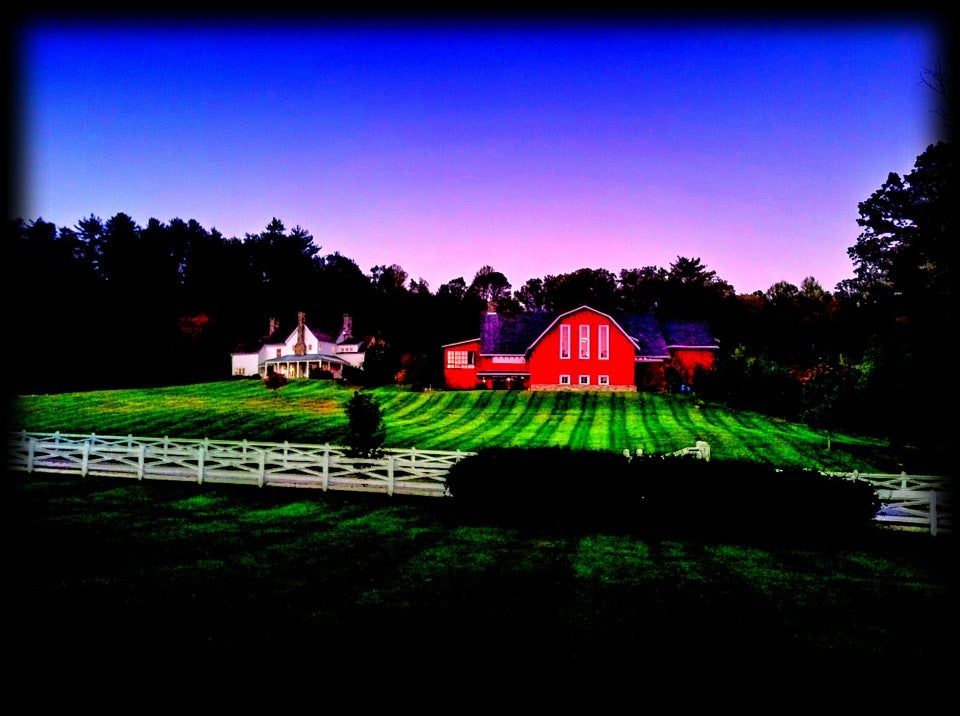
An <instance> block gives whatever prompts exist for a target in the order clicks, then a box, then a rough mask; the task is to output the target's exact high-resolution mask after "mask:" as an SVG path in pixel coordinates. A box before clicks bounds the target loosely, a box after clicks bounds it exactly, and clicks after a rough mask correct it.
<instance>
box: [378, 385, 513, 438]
mask: <svg viewBox="0 0 960 716" xmlns="http://www.w3.org/2000/svg"><path fill="white" fill-rule="evenodd" d="M493 393H494V391H482V392H480V393H476V394H474V395H475V396H476V400H475V402H474V404H473V407H472V408H470V409H469V410H465V411H463V415H462V416H461V417H460V418H459V419H457V420H455V421H453V422H451V423H450V424H449V425H448V428H449V429H450V430H449V433H448V434H446V435H444V436H442V437H441V436H434V438H433V439H431V440H426V439H421V438H423V437H424V435H425V434H426V430H424V429H423V422H422V421H421V422H420V423H419V424H418V423H416V422H412V421H408V422H406V423H404V422H403V421H397V420H394V421H392V423H389V422H388V421H387V420H384V422H385V424H387V430H388V434H389V435H392V437H391V439H390V444H391V445H400V446H409V445H412V444H416V445H417V446H418V447H422V448H424V449H432V450H475V449H476V448H475V447H472V444H473V443H474V439H473V436H474V435H475V434H476V433H477V432H478V431H479V430H480V429H481V428H482V426H483V424H484V423H485V421H486V420H487V419H488V416H487V411H488V410H489V408H490V404H491V402H492V400H493ZM420 417H421V418H426V417H427V416H426V414H424V415H421V416H420ZM454 426H455V429H454ZM441 445H442V446H444V447H440V446H441Z"/></svg>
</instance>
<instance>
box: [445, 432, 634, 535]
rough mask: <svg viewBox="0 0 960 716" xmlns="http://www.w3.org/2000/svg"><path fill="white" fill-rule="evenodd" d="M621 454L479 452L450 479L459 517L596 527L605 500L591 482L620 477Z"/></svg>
mask: <svg viewBox="0 0 960 716" xmlns="http://www.w3.org/2000/svg"><path fill="white" fill-rule="evenodd" d="M625 464H626V459H625V458H624V457H623V456H622V455H619V454H617V453H612V452H607V451H592V450H571V449H570V448H567V447H542V448H530V449H524V448H504V447H493V448H484V449H482V450H480V451H479V452H478V453H477V455H476V456H473V457H469V458H466V459H464V460H461V461H460V462H459V463H457V464H456V465H454V466H453V468H452V469H451V471H450V473H449V474H448V475H447V487H448V488H449V490H450V493H451V495H452V496H453V499H454V501H455V503H456V507H457V510H458V512H459V513H460V514H461V515H463V516H466V517H470V518H482V519H486V520H494V521H496V522H500V523H504V524H512V525H518V526H536V527H570V526H576V525H587V524H592V523H594V522H595V521H596V519H597V517H598V509H599V508H600V506H601V505H602V504H603V501H604V499H605V498H604V497H603V495H602V493H601V492H600V491H597V490H595V489H593V488H592V487H591V482H592V477H594V476H600V475H603V474H604V473H610V474H616V473H618V472H622V470H623V467H624V465H625Z"/></svg>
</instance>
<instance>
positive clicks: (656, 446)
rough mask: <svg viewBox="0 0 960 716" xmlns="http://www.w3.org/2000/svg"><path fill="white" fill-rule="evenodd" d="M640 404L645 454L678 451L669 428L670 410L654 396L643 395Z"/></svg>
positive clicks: (674, 438)
mask: <svg viewBox="0 0 960 716" xmlns="http://www.w3.org/2000/svg"><path fill="white" fill-rule="evenodd" d="M640 398H641V400H640V402H639V408H640V415H641V416H642V424H643V431H642V432H643V435H642V437H641V440H642V441H643V443H644V444H643V445H642V446H641V447H642V448H643V451H644V452H653V453H664V452H668V451H673V450H676V449H677V448H676V447H674V446H675V444H676V437H675V435H674V434H673V432H671V430H670V429H669V426H668V422H669V419H668V416H667V414H668V413H669V410H667V409H666V407H665V406H664V405H663V401H662V400H656V399H654V398H653V396H648V395H641V396H640Z"/></svg>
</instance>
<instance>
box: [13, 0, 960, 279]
mask: <svg viewBox="0 0 960 716" xmlns="http://www.w3.org/2000/svg"><path fill="white" fill-rule="evenodd" d="M78 17H79V16H75V17H73V18H71V19H70V20H69V21H68V20H66V19H64V20H57V18H56V17H55V16H49V17H45V18H43V19H39V18H38V19H36V20H35V21H32V22H27V23H25V24H24V25H23V27H22V28H21V32H20V33H19V34H18V40H19V44H18V47H17V50H16V52H17V59H18V63H19V72H20V77H19V85H20V94H21V97H20V102H19V106H18V112H19V116H18V120H19V134H20V135H21V136H20V137H19V142H18V143H19V146H20V151H21V164H22V166H21V167H20V177H19V178H20V182H21V186H20V187H19V194H20V195H19V197H18V201H17V205H16V206H15V207H14V214H15V216H18V217H21V218H24V219H26V220H28V221H32V220H36V219H39V218H42V219H43V220H45V221H51V222H53V223H55V224H56V225H58V226H74V225H75V224H76V223H77V222H78V221H79V220H80V219H82V218H85V217H87V216H89V215H91V214H93V215H96V216H99V217H101V218H102V219H104V220H107V219H109V218H110V217H112V216H113V215H115V214H117V213H119V212H123V213H126V214H128V215H130V216H131V217H132V218H133V219H134V220H135V221H136V222H137V223H138V224H140V225H141V226H145V225H146V223H147V221H148V220H149V219H150V218H156V219H159V220H161V221H164V222H167V221H169V220H170V219H173V218H181V219H184V220H188V219H196V220H197V221H198V222H199V223H200V224H201V225H203V226H204V227H205V228H207V229H208V230H212V229H216V230H218V231H219V232H221V233H222V234H223V235H224V236H227V237H234V236H235V237H237V238H243V237H244V236H245V235H246V234H248V233H249V234H254V233H258V232H260V231H262V230H263V229H264V228H265V227H266V225H267V224H268V223H269V222H270V220H271V219H272V218H274V217H276V218H279V219H280V220H281V221H283V223H284V224H285V225H286V227H287V228H288V229H291V228H293V227H295V226H300V227H302V228H304V229H306V230H307V231H309V232H310V233H311V234H312V235H313V236H314V237H315V241H316V243H317V244H318V245H319V246H321V247H322V248H321V252H322V253H323V254H329V253H334V252H339V253H341V254H343V255H344V256H347V257H349V258H351V259H353V260H354V261H356V262H357V265H358V266H359V267H360V269H361V270H362V271H363V272H364V273H369V271H370V269H371V268H372V267H373V266H375V265H380V264H387V265H389V264H399V265H400V266H402V267H403V268H404V269H405V270H406V271H407V272H408V274H409V275H410V278H411V279H422V280H425V281H426V282H427V283H428V284H429V286H430V288H431V290H432V291H436V290H437V289H438V288H439V287H440V285H441V284H443V283H446V282H447V281H449V280H451V279H454V278H457V277H463V278H464V279H465V280H466V281H467V282H468V283H469V282H470V280H472V278H473V276H474V275H475V273H476V272H477V270H478V269H480V268H481V267H482V266H484V265H490V266H492V267H493V268H494V269H496V270H498V271H501V272H503V273H504V274H505V275H506V277H507V279H508V280H509V281H510V282H511V284H512V285H513V287H514V288H519V287H520V286H521V285H522V284H523V283H524V282H525V281H527V280H528V279H531V278H544V277H546V276H548V275H556V274H560V273H567V272H571V271H575V270H577V269H579V268H605V269H608V270H610V271H612V272H614V273H617V272H619V270H620V269H623V268H639V267H643V266H661V267H663V268H668V267H669V265H670V264H671V263H672V262H674V261H675V260H676V258H677V257H678V256H684V257H697V258H700V259H701V261H702V262H703V263H704V264H705V265H706V267H707V268H708V269H710V270H713V271H716V272H717V274H718V276H719V277H720V278H722V279H724V280H726V281H728V282H729V283H731V284H732V285H733V286H734V288H735V289H736V290H737V292H739V293H749V292H752V291H755V290H766V289H767V288H769V287H770V286H771V285H772V284H774V283H775V282H777V281H789V282H790V283H794V284H796V285H799V284H800V282H801V281H802V280H803V279H804V278H806V277H808V276H813V277H814V278H816V279H817V280H818V281H819V282H820V283H821V284H822V285H823V286H824V288H826V289H828V290H832V289H833V288H834V287H835V285H836V283H837V282H838V281H841V280H843V279H846V278H850V277H851V276H852V275H853V265H852V263H851V261H850V259H849V257H848V256H847V253H846V251H847V249H848V248H849V247H850V246H852V245H854V243H855V242H856V239H857V236H858V235H859V233H860V228H859V227H858V225H857V223H856V219H857V216H858V211H857V205H858V203H859V202H861V201H864V200H865V199H867V198H869V196H870V195H871V194H872V193H873V192H874V191H876V190H877V189H879V188H880V186H881V185H882V184H883V182H884V181H885V180H886V178H887V175H888V173H889V172H897V173H900V174H906V173H908V172H909V171H910V170H911V169H912V168H913V164H914V162H915V160H916V158H917V156H918V155H919V154H921V153H922V152H923V151H924V150H925V149H926V147H927V146H928V145H930V144H931V143H933V142H935V141H937V140H939V139H946V138H947V137H946V136H945V135H946V130H945V129H944V128H943V126H942V123H941V122H940V119H939V117H938V116H937V114H936V109H937V107H938V102H939V98H938V96H937V95H936V93H935V92H934V91H932V90H931V89H930V87H929V86H927V84H925V82H924V77H925V75H926V74H927V73H929V72H930V71H933V70H936V69H937V68H938V66H940V65H943V64H945V63H946V62H947V58H946V54H945V51H944V50H945V48H944V47H943V41H942V38H941V35H940V33H939V31H938V27H937V23H936V20H937V19H938V17H937V16H932V15H931V16H926V15H922V14H917V15H915V16H914V15H909V14H904V15H900V16H897V17H894V18H891V19H886V20H885V19H876V20H865V21H859V22H855V21H852V20H851V19H850V18H842V19H837V20H832V21H831V20H830V19H829V18H824V17H819V18H817V19H815V20H810V21H806V22H804V21H796V20H794V21H790V20H789V19H787V18H778V17H771V18H770V19H769V20H763V19H762V18H760V17H757V18H748V19H743V18H738V19H730V20H717V19H713V20H704V21H700V22H697V21H695V20H682V21H681V20H673V21H670V20H668V19H664V18H662V17H656V18H654V17H651V18H644V17H643V16H627V17H625V18H620V20H619V21H616V22H615V21H613V20H598V19H589V18H588V19H586V20H585V21H582V22H581V21H577V19H576V18H575V17H574V18H568V19H566V20H564V21H553V22H547V21H543V22H538V21H536V20H525V21H523V22H520V21H511V20H509V19H506V18H505V19H502V20H500V19H496V20H494V19H491V20H489V21H483V22H467V21H454V20H450V21H442V22H441V21H427V20H423V21H410V22H396V21H394V22H388V21H384V22H379V23H375V22H362V21H358V20H355V21H345V20H342V19H326V18H323V17H322V16H316V17H311V16H306V17H304V18H297V19H292V18H290V19H284V20H274V21H269V20H265V21H255V20H249V19H247V20H238V21H236V22H233V23H224V22H219V23H216V24H215V23H212V22H202V21H191V20H190V19H189V17H184V18H182V19H165V20H160V21H156V22H150V21H147V20H146V19H142V18H141V19H137V20H134V21H127V22H123V21H119V20H117V21H111V20H109V18H106V19H105V18H100V19H99V20H98V21H96V22H92V21H91V22H84V21H82V20H81V19H78Z"/></svg>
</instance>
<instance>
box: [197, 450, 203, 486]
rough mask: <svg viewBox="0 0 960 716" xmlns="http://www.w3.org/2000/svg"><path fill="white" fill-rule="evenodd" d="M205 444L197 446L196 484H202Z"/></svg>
mask: <svg viewBox="0 0 960 716" xmlns="http://www.w3.org/2000/svg"><path fill="white" fill-rule="evenodd" d="M204 448H205V442H203V443H200V444H198V445H197V484H198V485H201V484H203V458H204V454H203V452H204Z"/></svg>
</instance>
